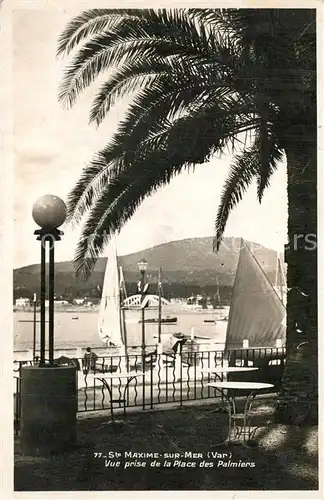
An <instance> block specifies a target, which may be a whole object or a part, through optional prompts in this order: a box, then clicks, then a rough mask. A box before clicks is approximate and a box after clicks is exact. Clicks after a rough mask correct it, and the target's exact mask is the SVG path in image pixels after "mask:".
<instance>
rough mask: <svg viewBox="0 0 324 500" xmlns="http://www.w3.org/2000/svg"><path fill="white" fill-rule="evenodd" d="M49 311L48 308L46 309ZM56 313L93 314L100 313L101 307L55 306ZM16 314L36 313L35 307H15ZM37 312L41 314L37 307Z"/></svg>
mask: <svg viewBox="0 0 324 500" xmlns="http://www.w3.org/2000/svg"><path fill="white" fill-rule="evenodd" d="M46 310H48V307H47V308H46ZM54 310H55V311H60V312H66V313H80V314H81V313H89V312H90V313H91V312H98V310H99V305H98V306H93V307H75V306H55V307H54ZM13 312H14V313H23V312H26V313H32V312H34V308H33V307H30V306H29V307H14V308H13ZM36 312H40V307H36Z"/></svg>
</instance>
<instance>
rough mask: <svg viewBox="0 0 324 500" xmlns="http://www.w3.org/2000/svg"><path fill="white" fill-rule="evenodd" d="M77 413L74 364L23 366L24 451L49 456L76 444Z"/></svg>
mask: <svg viewBox="0 0 324 500" xmlns="http://www.w3.org/2000/svg"><path fill="white" fill-rule="evenodd" d="M76 413H77V374H76V369H75V367H71V366H60V367H55V366H46V367H45V366H42V367H39V366H26V367H22V370H21V428H20V429H21V432H20V444H21V449H22V451H23V452H24V453H26V454H29V455H48V454H52V453H60V452H63V451H67V450H69V449H70V448H72V447H74V446H75V445H76V441H77V435H76Z"/></svg>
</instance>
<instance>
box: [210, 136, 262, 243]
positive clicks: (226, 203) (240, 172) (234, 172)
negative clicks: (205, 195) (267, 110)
mask: <svg viewBox="0 0 324 500" xmlns="http://www.w3.org/2000/svg"><path fill="white" fill-rule="evenodd" d="M258 165H259V148H258V147H257V146H256V145H255V144H254V145H253V146H252V147H251V148H248V149H245V150H244V151H243V152H242V154H241V155H236V156H235V158H234V162H233V164H232V165H231V168H230V172H229V174H228V176H227V179H226V181H225V185H224V188H223V191H222V195H221V200H220V204H219V208H218V211H217V217H216V222H215V234H216V236H215V238H214V242H213V247H214V250H216V251H218V250H219V247H220V244H221V241H222V237H223V234H224V231H225V227H226V223H227V220H228V217H229V215H230V213H231V211H232V210H233V208H234V207H235V206H236V205H237V204H238V203H239V202H240V201H241V200H242V197H243V194H244V193H245V192H246V190H247V188H248V187H249V186H250V185H251V183H252V181H253V179H254V178H256V176H257V175H258V172H259V170H258Z"/></svg>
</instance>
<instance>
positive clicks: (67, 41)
mask: <svg viewBox="0 0 324 500" xmlns="http://www.w3.org/2000/svg"><path fill="white" fill-rule="evenodd" d="M149 12H150V10H149V9H146V10H142V9H89V10H86V11H84V12H82V13H81V14H80V15H79V16H77V17H75V18H74V19H72V20H71V21H70V22H69V23H68V25H67V26H66V28H65V30H64V31H63V32H62V33H61V35H60V37H59V40H58V50H57V54H58V55H62V54H64V55H68V54H69V53H70V52H71V51H72V50H73V49H75V48H76V47H77V46H78V45H79V44H80V42H81V41H82V40H84V39H86V38H89V37H90V36H92V35H97V34H99V33H103V32H106V31H108V30H110V29H113V28H115V27H116V26H117V24H118V23H119V22H120V21H121V20H122V19H125V18H133V19H134V20H136V19H138V18H143V17H144V16H145V13H147V14H149Z"/></svg>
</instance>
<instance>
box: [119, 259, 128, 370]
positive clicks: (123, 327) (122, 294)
mask: <svg viewBox="0 0 324 500" xmlns="http://www.w3.org/2000/svg"><path fill="white" fill-rule="evenodd" d="M126 298H127V294H126V285H125V281H124V275H123V268H122V266H119V300H120V307H119V313H120V329H121V337H122V340H123V343H124V351H125V361H126V371H127V372H128V371H129V359H128V348H127V332H126V323H125V309H124V307H123V304H124V300H125V299H126Z"/></svg>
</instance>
